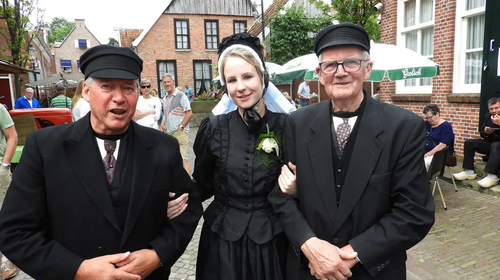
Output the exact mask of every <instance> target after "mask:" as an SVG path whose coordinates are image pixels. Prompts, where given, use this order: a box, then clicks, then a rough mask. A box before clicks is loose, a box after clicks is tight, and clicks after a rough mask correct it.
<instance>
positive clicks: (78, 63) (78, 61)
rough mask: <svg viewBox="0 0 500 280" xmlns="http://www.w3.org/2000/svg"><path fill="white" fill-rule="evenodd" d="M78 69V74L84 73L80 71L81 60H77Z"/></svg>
mask: <svg viewBox="0 0 500 280" xmlns="http://www.w3.org/2000/svg"><path fill="white" fill-rule="evenodd" d="M76 67H77V68H78V72H82V70H80V60H79V59H77V60H76Z"/></svg>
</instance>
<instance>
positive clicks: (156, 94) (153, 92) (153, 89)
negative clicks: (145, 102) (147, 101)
mask: <svg viewBox="0 0 500 280" xmlns="http://www.w3.org/2000/svg"><path fill="white" fill-rule="evenodd" d="M149 94H151V96H153V97H158V91H157V90H156V89H155V88H152V89H151V91H150V92H149Z"/></svg>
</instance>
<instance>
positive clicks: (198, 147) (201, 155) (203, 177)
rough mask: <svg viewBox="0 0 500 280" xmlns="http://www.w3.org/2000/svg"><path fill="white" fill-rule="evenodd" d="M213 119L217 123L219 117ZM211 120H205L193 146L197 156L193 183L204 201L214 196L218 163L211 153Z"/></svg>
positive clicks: (208, 118)
mask: <svg viewBox="0 0 500 280" xmlns="http://www.w3.org/2000/svg"><path fill="white" fill-rule="evenodd" d="M211 118H212V120H213V122H215V121H216V118H217V117H211ZM211 118H210V117H207V118H205V119H203V121H202V122H201V125H200V128H199V129H198V133H197V134H196V139H195V141H194V145H193V151H194V154H195V156H196V159H195V161H194V172H193V182H194V186H195V189H196V191H197V192H198V194H199V196H200V198H201V200H202V201H205V200H206V199H209V198H210V197H212V196H213V195H214V181H213V180H214V171H215V165H216V162H215V158H214V156H213V154H212V152H211V151H210V141H211V140H212V133H213V128H212V125H211V121H210V119H211Z"/></svg>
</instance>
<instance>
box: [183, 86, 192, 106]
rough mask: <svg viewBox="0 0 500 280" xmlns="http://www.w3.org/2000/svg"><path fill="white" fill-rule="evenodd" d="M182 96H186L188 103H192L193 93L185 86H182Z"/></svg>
mask: <svg viewBox="0 0 500 280" xmlns="http://www.w3.org/2000/svg"><path fill="white" fill-rule="evenodd" d="M184 94H186V96H187V98H188V100H189V102H191V101H193V97H194V91H193V89H192V88H190V87H189V85H187V84H185V85H184Z"/></svg>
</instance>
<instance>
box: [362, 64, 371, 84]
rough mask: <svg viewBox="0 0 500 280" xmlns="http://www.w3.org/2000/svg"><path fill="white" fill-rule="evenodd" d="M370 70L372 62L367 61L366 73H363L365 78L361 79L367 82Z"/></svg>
mask: <svg viewBox="0 0 500 280" xmlns="http://www.w3.org/2000/svg"><path fill="white" fill-rule="evenodd" d="M372 68H373V62H372V61H367V62H366V72H365V76H364V77H363V78H364V79H365V81H368V79H369V78H370V75H371V73H372Z"/></svg>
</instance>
